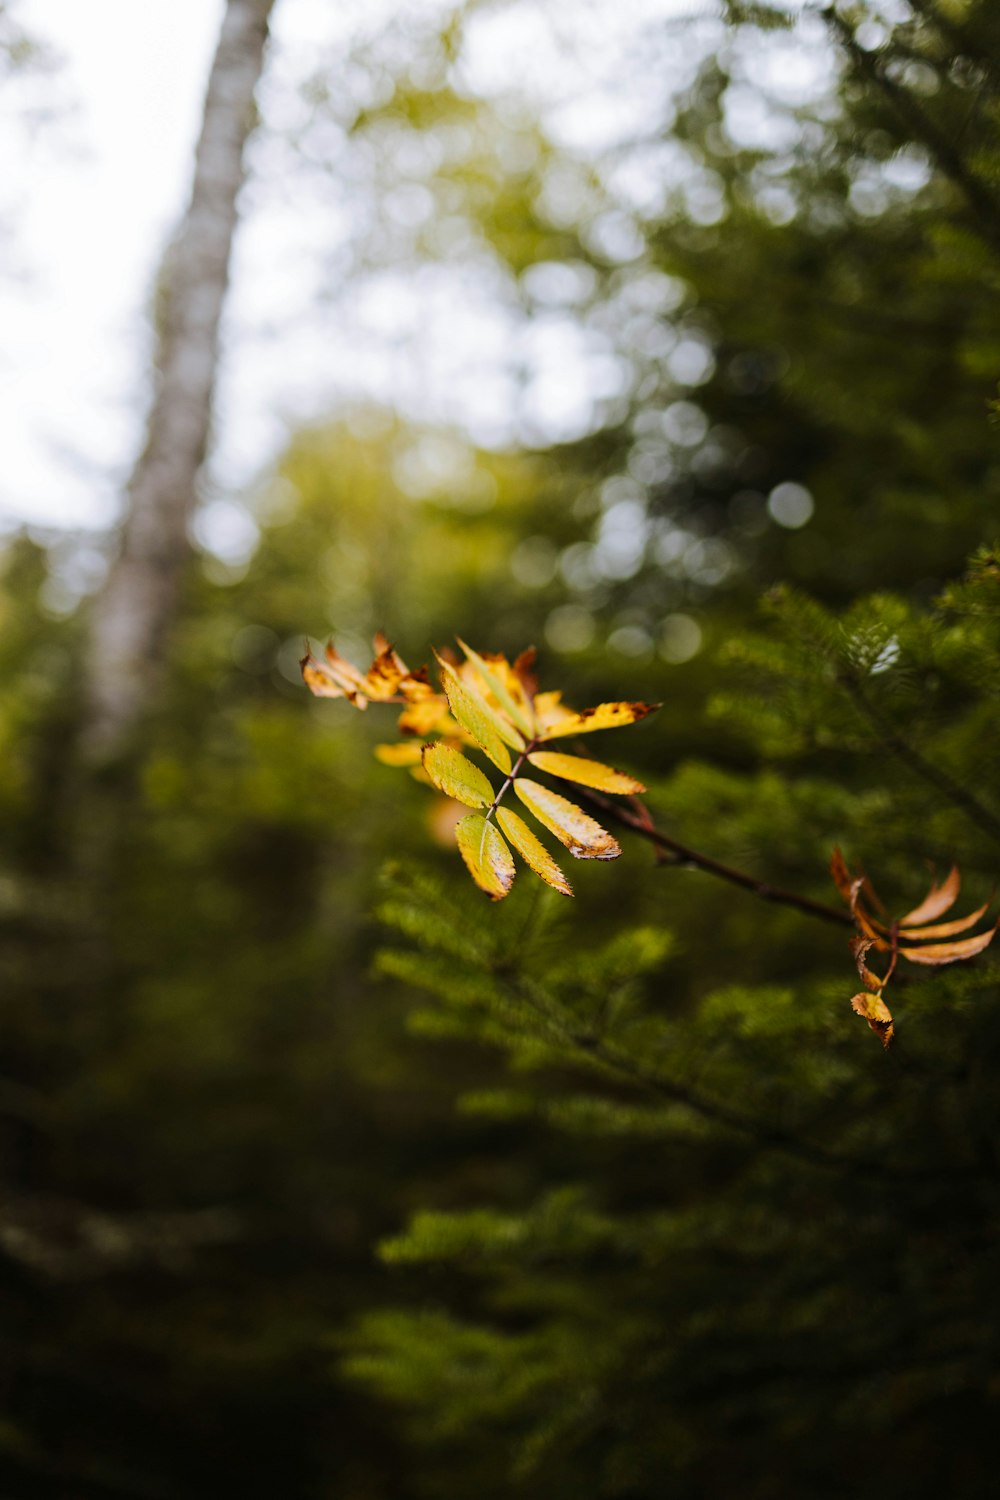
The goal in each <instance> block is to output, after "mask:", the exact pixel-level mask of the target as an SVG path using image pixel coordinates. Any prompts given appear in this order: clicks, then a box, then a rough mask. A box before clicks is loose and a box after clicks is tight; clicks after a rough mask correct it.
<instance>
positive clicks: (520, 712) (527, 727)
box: [458, 639, 534, 736]
mask: <svg viewBox="0 0 1000 1500" xmlns="http://www.w3.org/2000/svg"><path fill="white" fill-rule="evenodd" d="M458 644H459V645H460V646H461V648H462V650H463V651H464V652H465V654H466V656H467V657H468V658H469V660H470V661H471V663H472V665H473V666H474V667H475V669H476V671H477V672H478V673H479V675H480V677H481V678H482V679H483V681H484V682H485V684H486V686H487V687H488V688H489V690H490V692H491V693H492V694H493V695H494V697H495V698H496V700H497V702H498V703H500V704H502V706H503V708H504V709H505V710H506V712H507V713H508V714H509V715H510V717H511V719H512V720H513V722H514V723H515V724H516V725H517V727H518V729H520V731H521V733H522V734H526V735H528V736H530V735H532V734H533V733H534V729H533V727H532V725H531V723H530V721H529V719H528V717H527V715H526V713H525V712H524V709H523V708H520V707H519V706H518V704H517V703H515V701H514V699H513V697H512V695H511V694H510V693H509V692H508V690H507V685H506V683H505V682H504V681H503V678H502V677H501V675H500V673H499V672H495V671H494V670H493V668H492V667H491V666H490V665H489V663H488V662H485V661H484V660H483V658H482V657H481V656H480V655H479V653H478V652H477V651H473V649H472V647H471V646H467V645H466V644H465V642H464V641H463V640H461V639H459V641H458Z"/></svg>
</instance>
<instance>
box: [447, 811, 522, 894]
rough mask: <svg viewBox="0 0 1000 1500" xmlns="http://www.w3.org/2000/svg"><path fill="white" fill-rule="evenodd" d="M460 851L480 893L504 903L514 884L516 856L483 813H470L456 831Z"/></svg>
mask: <svg viewBox="0 0 1000 1500" xmlns="http://www.w3.org/2000/svg"><path fill="white" fill-rule="evenodd" d="M455 838H456V839H457V840H458V850H459V853H460V854H461V856H462V858H463V859H464V860H465V863H466V866H467V868H468V871H469V874H470V875H471V876H472V878H473V880H474V881H475V882H476V884H477V885H478V887H479V889H480V890H481V891H485V892H486V894H487V895H488V896H490V897H492V899H493V900H494V901H501V900H502V899H503V897H504V896H506V894H507V892H508V891H509V890H510V888H511V886H512V885H513V884H514V856H513V855H512V854H511V852H510V850H509V849H508V848H507V845H506V843H505V842H504V839H503V835H502V834H501V833H500V830H499V829H498V828H496V827H495V826H494V824H492V823H488V822H487V821H486V819H485V818H484V817H483V816H482V814H481V813H470V814H469V816H468V817H467V818H463V819H462V821H461V822H460V823H459V824H458V825H457V826H456V828H455Z"/></svg>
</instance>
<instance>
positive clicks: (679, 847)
mask: <svg viewBox="0 0 1000 1500" xmlns="http://www.w3.org/2000/svg"><path fill="white" fill-rule="evenodd" d="M575 790H576V793H577V795H578V796H580V797H582V798H583V799H584V800H585V801H587V802H591V803H593V805H594V806H595V807H599V808H600V809H601V811H602V812H603V814H604V816H605V817H607V818H610V819H611V821H612V822H615V823H618V824H619V825H620V826H621V827H622V828H628V829H629V830H630V831H631V832H632V833H637V834H638V835H639V837H640V838H644V839H646V840H648V842H649V843H651V844H653V845H654V847H655V848H657V849H661V850H663V851H664V852H666V853H667V854H671V855H673V863H676V864H684V865H690V866H692V867H693V868H694V869H698V870H704V871H705V872H706V873H707V874H709V875H714V876H716V878H717V879H719V880H726V881H728V882H729V884H730V885H738V886H740V887H741V889H743V890H745V891H750V892H751V894H752V895H754V896H757V897H759V899H760V900H761V901H771V902H774V903H775V904H777V905H779V906H790V907H793V908H794V909H795V910H796V911H800V912H803V913H804V914H805V915H806V916H809V917H816V918H818V920H819V921H821V922H832V923H834V924H835V925H836V926H837V927H851V928H853V926H854V923H853V921H852V920H851V917H850V915H849V914H848V913H847V912H846V911H842V910H841V909H840V907H837V906H827V905H826V903H825V902H823V901H814V900H813V899H812V898H811V897H810V896H800V895H799V894H798V892H796V891H785V890H782V889H781V888H780V887H779V886H775V885H770V884H769V883H768V882H767V881H766V880H759V879H758V878H757V876H756V875H748V874H747V873H746V871H745V870H737V869H735V868H734V867H733V866H732V865H726V864H723V863H722V861H721V860H718V859H713V858H712V856H711V855H709V854H702V853H700V851H699V850H697V849H692V848H690V847H689V846H688V845H687V844H682V843H681V842H680V841H679V840H678V839H674V838H671V837H670V836H669V834H666V833H663V832H662V831H661V830H660V829H659V828H657V827H656V826H655V825H654V824H653V823H652V822H650V821H648V819H647V818H644V817H642V816H641V815H640V814H639V813H636V812H633V811H632V810H631V809H630V808H628V807H623V806H622V805H621V804H620V803H618V802H612V801H611V799H610V797H604V796H602V795H601V793H600V792H594V791H591V790H590V789H589V788H586V787H576V788H575Z"/></svg>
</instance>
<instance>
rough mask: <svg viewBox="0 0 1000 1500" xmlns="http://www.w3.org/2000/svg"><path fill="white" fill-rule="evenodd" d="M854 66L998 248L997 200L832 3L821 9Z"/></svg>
mask: <svg viewBox="0 0 1000 1500" xmlns="http://www.w3.org/2000/svg"><path fill="white" fill-rule="evenodd" d="M822 16H823V19H824V20H825V21H826V23H827V25H828V26H829V27H830V29H831V30H832V31H833V32H834V33H835V35H836V36H837V38H838V40H839V41H840V43H841V45H842V46H843V48H844V51H845V52H846V53H847V55H848V57H849V58H850V60H851V62H852V63H853V64H854V67H855V68H856V69H857V70H858V72H859V73H860V74H861V76H862V78H864V79H865V81H866V82H868V83H871V84H874V85H875V87H876V88H877V89H878V90H879V91H880V92H881V93H882V94H883V96H884V97H885V99H886V100H887V101H888V103H889V105H890V107H891V108H892V109H893V110H894V112H895V113H896V115H897V116H898V117H899V118H900V120H901V121H902V122H903V124H904V125H905V126H907V127H908V129H909V130H910V131H912V133H913V136H914V137H915V139H916V140H918V141H921V142H922V143H923V144H924V145H925V146H926V147H927V149H928V151H929V152H930V153H931V156H932V157H933V159H934V162H935V164H936V165H937V166H938V168H939V169H940V170H941V172H942V173H943V174H944V176H945V177H947V178H948V180H949V182H951V183H953V184H954V186H955V187H956V188H957V189H958V190H959V192H960V193H961V194H962V196H963V198H964V199H965V202H966V204H967V206H968V207H969V209H970V210H971V211H972V216H973V219H974V220H975V222H976V223H977V224H978V225H979V229H980V231H981V233H982V235H983V238H984V239H986V240H987V241H988V242H989V243H990V245H991V246H992V247H993V249H994V250H1000V203H998V201H997V199H996V197H995V196H994V194H993V193H992V192H991V191H990V188H989V187H988V185H987V184H986V183H985V182H984V181H983V179H982V178H981V177H978V176H977V175H976V174H975V173H974V172H971V171H970V170H969V168H968V166H967V165H966V163H965V161H964V159H963V157H962V154H961V152H960V151H958V150H957V149H956V147H955V145H954V143H953V142H952V141H950V140H949V139H948V137H947V136H946V135H944V133H943V132H942V131H941V130H939V128H938V126H937V124H936V123H935V122H934V121H933V120H932V119H931V118H930V116H929V115H928V114H927V113H926V111H925V110H923V109H921V108H920V106H919V105H918V104H917V103H916V101H915V100H914V98H913V95H912V94H911V93H908V92H907V90H906V89H904V88H902V87H901V86H900V85H899V84H898V83H896V81H895V79H893V78H891V77H890V76H889V74H888V73H887V72H886V71H885V69H884V68H883V67H882V66H881V64H880V62H879V61H878V59H877V58H876V57H875V56H874V55H873V54H872V53H869V52H866V51H865V49H864V48H863V47H860V46H859V45H858V42H857V39H856V38H855V35H854V31H853V28H852V27H851V26H850V24H849V23H848V22H847V21H845V20H844V18H843V16H841V15H838V13H837V11H836V10H835V9H834V7H833V6H832V5H831V6H828V7H827V8H826V9H825V10H824V11H823V12H822Z"/></svg>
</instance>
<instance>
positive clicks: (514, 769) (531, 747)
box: [483, 739, 538, 820]
mask: <svg viewBox="0 0 1000 1500" xmlns="http://www.w3.org/2000/svg"><path fill="white" fill-rule="evenodd" d="M537 744H538V740H537V739H535V740H529V741H528V743H527V744H526V745H525V747H524V749H523V750H522V751H521V753H520V755H519V756H518V757H517V760H516V761H515V762H514V764H513V765H512V766H511V768H510V775H509V776H508V777H507V780H506V781H505V782H504V784H503V786H502V787H501V788H500V790H499V791H498V792H497V794H496V796H495V797H494V798H493V801H492V802H491V803H490V805H489V807H488V808H487V809H486V812H485V813H484V814H483V816H484V817H485V818H486V819H487V820H489V819H490V818H492V816H493V814H494V812H495V811H496V808H497V806H498V805H499V803H500V802H501V801H502V800H503V798H504V796H505V795H506V792H507V788H508V787H511V786H513V784H514V781H515V778H516V777H517V773H518V771H519V770H520V769H521V767H522V766H523V765H524V762H525V761H526V760H527V758H528V756H529V755H530V754H531V752H532V750H534V748H535V746H536V745H537Z"/></svg>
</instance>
